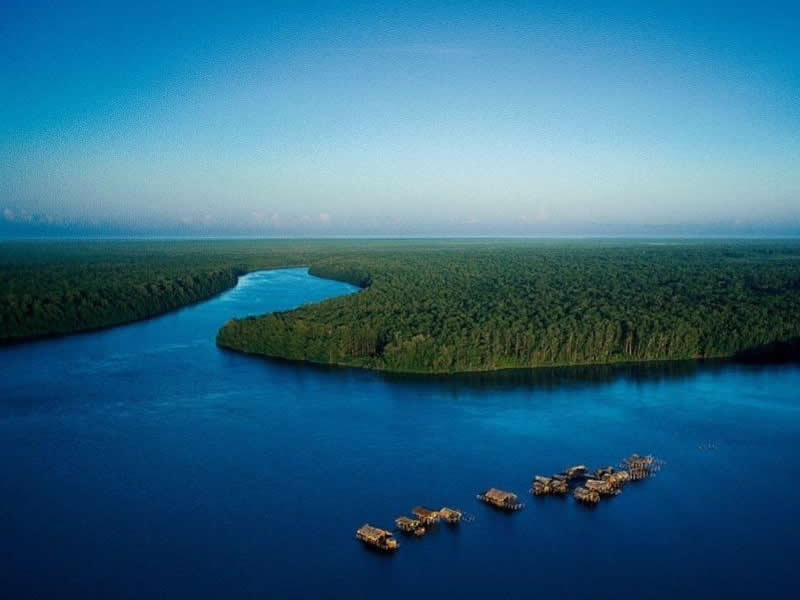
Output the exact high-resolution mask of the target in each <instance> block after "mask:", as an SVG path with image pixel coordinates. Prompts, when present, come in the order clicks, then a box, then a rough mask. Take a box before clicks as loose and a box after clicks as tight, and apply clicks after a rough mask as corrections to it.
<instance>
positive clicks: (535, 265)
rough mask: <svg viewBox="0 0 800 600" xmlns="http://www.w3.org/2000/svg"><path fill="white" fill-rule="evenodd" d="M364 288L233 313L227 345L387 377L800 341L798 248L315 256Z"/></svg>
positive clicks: (427, 250)
mask: <svg viewBox="0 0 800 600" xmlns="http://www.w3.org/2000/svg"><path fill="white" fill-rule="evenodd" d="M311 271H312V273H314V274H316V275H319V276H322V277H333V278H337V279H343V280H347V281H351V282H353V283H358V284H359V285H362V286H365V289H364V290H363V291H362V292H361V293H359V294H355V295H352V296H346V297H340V298H334V299H331V300H327V301H325V302H322V303H319V304H316V305H310V306H304V307H301V308H299V309H297V310H293V311H288V312H281V313H275V314H271V315H265V316H262V317H253V318H247V319H239V320H232V321H230V322H229V323H227V324H226V325H225V326H224V327H223V328H222V330H221V331H220V332H219V335H218V338H217V340H218V343H219V344H220V345H221V346H224V347H228V348H233V349H236V350H240V351H244V352H248V353H256V354H265V355H269V356H278V357H285V358H290V359H302V360H310V361H315V362H321V363H335V364H341V365H353V366H361V367H369V368H375V369H382V370H390V371H415V372H456V371H479V370H491V369H500V368H511V367H531V366H543V365H564V364H591V363H612V362H619V361H641V360H670V359H687V358H708V357H722V356H731V355H734V354H737V353H739V352H742V351H746V350H752V349H754V348H760V347H763V346H765V345H769V344H771V343H774V342H778V341H782V342H791V341H794V343H796V339H797V337H798V336H800V244H798V243H796V242H772V243H755V242H708V241H704V242H701V241H682V242H672V243H664V242H660V243H656V242H632V241H624V242H618V241H585V242H577V241H571V242H565V241H560V242H559V241H549V242H542V241H538V242H522V241H500V242H498V241H485V242H471V243H464V242H462V243H458V242H451V243H444V242H441V243H431V244H427V245H426V244H420V245H408V246H406V247H402V248H385V247H383V248H381V247H379V248H373V249H371V250H370V251H368V252H364V253H362V254H359V255H351V256H331V257H328V258H325V259H321V260H319V261H315V262H313V263H312V269H311Z"/></svg>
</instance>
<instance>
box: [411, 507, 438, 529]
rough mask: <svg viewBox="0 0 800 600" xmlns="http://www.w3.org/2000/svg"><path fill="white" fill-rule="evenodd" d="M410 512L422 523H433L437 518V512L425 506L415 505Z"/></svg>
mask: <svg viewBox="0 0 800 600" xmlns="http://www.w3.org/2000/svg"><path fill="white" fill-rule="evenodd" d="M411 514H412V515H414V516H415V517H417V519H419V520H420V521H421V522H422V524H423V525H433V524H435V523H436V522H437V521H438V520H439V513H438V512H436V511H435V510H431V509H430V508H426V507H425V506H415V507H414V508H412V509H411Z"/></svg>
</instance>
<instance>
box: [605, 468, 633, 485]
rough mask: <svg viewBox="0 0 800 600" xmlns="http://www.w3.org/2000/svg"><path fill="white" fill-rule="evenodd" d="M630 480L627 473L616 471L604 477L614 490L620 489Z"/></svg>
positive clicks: (629, 475)
mask: <svg viewBox="0 0 800 600" xmlns="http://www.w3.org/2000/svg"><path fill="white" fill-rule="evenodd" d="M630 479H631V474H630V473H629V472H628V471H625V470H623V471H617V472H616V473H612V474H611V475H608V476H606V478H605V481H606V482H607V483H608V485H610V486H611V487H613V488H614V489H617V490H619V489H622V486H624V485H625V484H626V483H628V481H630Z"/></svg>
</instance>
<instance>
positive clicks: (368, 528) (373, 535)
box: [358, 524, 391, 542]
mask: <svg viewBox="0 0 800 600" xmlns="http://www.w3.org/2000/svg"><path fill="white" fill-rule="evenodd" d="M358 533H359V534H360V535H361V536H363V537H364V538H366V539H369V540H374V541H376V542H377V541H379V540H380V539H382V538H384V537H386V536H391V533H390V532H388V531H386V530H385V529H380V528H378V527H373V526H372V525H368V524H364V525H362V526H361V527H359V528H358Z"/></svg>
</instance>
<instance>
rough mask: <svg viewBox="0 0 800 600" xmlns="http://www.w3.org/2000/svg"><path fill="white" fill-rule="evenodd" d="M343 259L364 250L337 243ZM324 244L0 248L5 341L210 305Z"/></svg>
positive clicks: (324, 251)
mask: <svg viewBox="0 0 800 600" xmlns="http://www.w3.org/2000/svg"><path fill="white" fill-rule="evenodd" d="M336 248H337V252H339V253H341V254H342V255H344V256H347V255H348V254H349V253H353V252H360V248H361V245H360V244H358V243H355V242H342V243H339V244H337V245H336ZM330 250H331V243H330V242H324V241H302V242H301V241H281V240H274V241H252V240H242V241H206V242H200V241H178V240H176V241H168V242H167V241H163V242H162V241H159V242H155V241H87V242H64V241H51V242H42V241H37V242H34V241H24V242H4V243H0V343H6V344H8V343H13V342H20V341H25V340H30V339H35V338H40V337H47V336H54V335H64V334H68V333H74V332H79V331H87V330H91V329H97V328H100V327H107V326H110V325H118V324H121V323H127V322H130V321H135V320H137V319H143V318H147V317H152V316H155V315H158V314H161V313H164V312H167V311H170V310H174V309H176V308H179V307H181V306H185V305H187V304H191V303H193V302H198V301H201V300H205V299H208V298H210V297H212V296H214V295H216V294H219V293H220V292H222V291H224V290H226V289H228V288H230V287H232V286H233V285H235V283H236V280H237V277H238V276H239V275H241V274H243V273H246V272H248V271H252V270H256V269H268V268H274V267H281V266H296V265H307V264H309V263H311V262H313V261H314V260H319V259H320V258H322V257H325V256H328V255H329V253H330Z"/></svg>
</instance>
